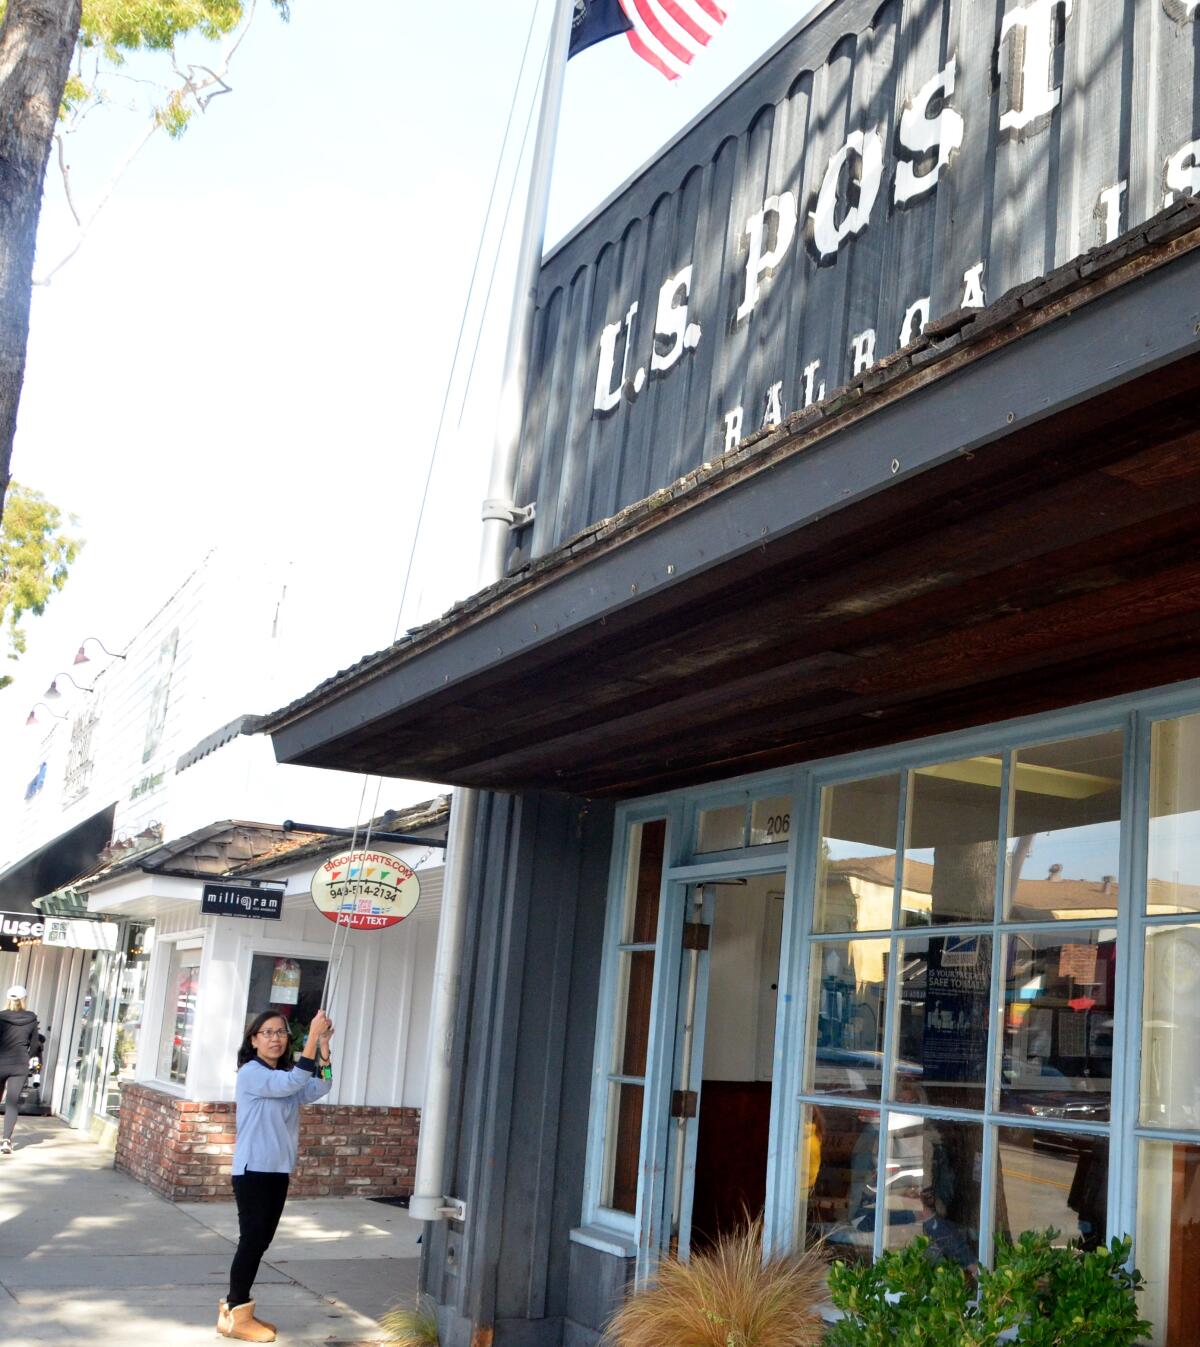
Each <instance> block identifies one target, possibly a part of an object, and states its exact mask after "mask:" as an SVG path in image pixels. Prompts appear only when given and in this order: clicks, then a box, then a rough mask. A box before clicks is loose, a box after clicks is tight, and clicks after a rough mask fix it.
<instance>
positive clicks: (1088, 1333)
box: [829, 1230, 1150, 1347]
mask: <svg viewBox="0 0 1200 1347" xmlns="http://www.w3.org/2000/svg"><path fill="white" fill-rule="evenodd" d="M1057 1237H1058V1232H1057V1231H1055V1230H1046V1231H1042V1232H1036V1231H1028V1232H1026V1233H1025V1234H1023V1235H1022V1236H1021V1237H1020V1239H1018V1240H1017V1242H1016V1243H1015V1244H1013V1243H1011V1242H1009V1241H1008V1240H1005V1239H1003V1238H999V1239H998V1240H997V1243H996V1259H995V1263H996V1265H995V1268H994V1269H992V1270H989V1269H987V1268H984V1269H982V1270H981V1271H980V1274H979V1282H978V1285H977V1286H976V1285H975V1284H974V1283H973V1282H972V1281H971V1279H970V1278H968V1276H967V1274H966V1273H965V1272H964V1271H963V1270H962V1268H960V1267H959V1266H958V1265H957V1264H955V1263H950V1262H946V1261H945V1260H941V1261H935V1260H934V1259H932V1258H931V1257H930V1255H929V1240H928V1239H926V1238H925V1237H924V1236H921V1237H920V1238H918V1239H915V1240H913V1242H912V1243H911V1244H910V1245H908V1246H907V1247H906V1248H903V1249H896V1250H893V1251H891V1252H888V1253H886V1254H884V1256H883V1257H882V1258H881V1259H880V1260H879V1261H878V1262H877V1263H874V1264H869V1263H868V1264H860V1265H851V1264H847V1263H836V1264H835V1265H834V1266H833V1268H832V1269H831V1270H830V1273H829V1290H830V1294H831V1296H832V1298H833V1303H834V1304H835V1305H836V1306H837V1307H838V1309H840V1310H841V1311H842V1312H843V1314H844V1315H845V1318H843V1319H842V1320H841V1321H840V1322H839V1323H838V1324H836V1325H835V1326H834V1328H833V1329H832V1331H831V1332H830V1335H829V1347H999V1344H1001V1343H1002V1342H1003V1343H1008V1342H1015V1343H1018V1344H1021V1347H1134V1345H1135V1344H1136V1343H1137V1342H1138V1341H1139V1340H1140V1339H1142V1338H1143V1337H1144V1336H1145V1335H1146V1334H1147V1333H1149V1331H1150V1325H1149V1323H1147V1322H1146V1320H1144V1319H1142V1318H1141V1317H1140V1315H1139V1314H1138V1307H1137V1292H1138V1290H1139V1289H1140V1288H1141V1286H1142V1277H1141V1274H1140V1273H1139V1272H1138V1271H1137V1270H1136V1269H1133V1268H1130V1266H1129V1255H1130V1252H1131V1248H1132V1244H1131V1241H1130V1240H1128V1239H1123V1240H1118V1239H1114V1240H1113V1242H1112V1244H1111V1245H1110V1246H1108V1247H1107V1248H1105V1247H1104V1246H1103V1245H1101V1246H1100V1247H1099V1248H1098V1249H1093V1250H1091V1251H1089V1252H1086V1253H1085V1252H1084V1251H1083V1250H1081V1249H1076V1248H1070V1247H1067V1248H1063V1247H1060V1246H1056V1245H1055V1243H1054V1241H1055V1240H1056V1239H1057Z"/></svg>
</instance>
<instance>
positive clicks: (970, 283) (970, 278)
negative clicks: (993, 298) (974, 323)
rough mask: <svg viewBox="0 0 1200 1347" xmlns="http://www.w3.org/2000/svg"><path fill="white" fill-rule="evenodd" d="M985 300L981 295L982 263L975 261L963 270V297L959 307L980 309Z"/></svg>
mask: <svg viewBox="0 0 1200 1347" xmlns="http://www.w3.org/2000/svg"><path fill="white" fill-rule="evenodd" d="M985 303H986V300H985V299H984V297H983V263H982V262H976V263H975V265H974V266H973V267H971V268H970V269H969V270H967V271H964V272H963V297H962V303H961V304H960V305H959V308H960V309H982V308H983V306H984V304H985Z"/></svg>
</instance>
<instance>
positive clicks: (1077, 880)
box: [1005, 730, 1122, 921]
mask: <svg viewBox="0 0 1200 1347" xmlns="http://www.w3.org/2000/svg"><path fill="white" fill-rule="evenodd" d="M1121 750H1122V738H1121V733H1120V731H1119V730H1111V731H1109V732H1108V733H1106V734H1097V735H1092V736H1091V737H1090V738H1087V739H1070V740H1067V741H1065V742H1063V743H1057V744H1039V745H1038V746H1037V747H1036V748H1023V749H1021V751H1020V752H1019V753H1018V754H1017V755H1016V758H1015V762H1014V766H1013V791H1012V827H1011V828H1010V830H1009V837H1010V841H1009V848H1008V857H1007V863H1008V874H1007V881H1006V904H1005V912H1006V914H1007V915H1008V916H1009V917H1010V918H1016V919H1026V920H1030V921H1044V920H1046V918H1048V917H1076V918H1078V917H1113V916H1116V912H1117V878H1116V877H1117V872H1118V869H1119V863H1120V859H1121Z"/></svg>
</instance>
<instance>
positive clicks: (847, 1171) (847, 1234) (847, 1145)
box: [796, 1106, 879, 1262]
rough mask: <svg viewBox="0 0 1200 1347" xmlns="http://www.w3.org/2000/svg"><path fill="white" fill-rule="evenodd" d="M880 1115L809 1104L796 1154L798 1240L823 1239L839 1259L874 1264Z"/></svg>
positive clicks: (808, 1242) (805, 1243)
mask: <svg viewBox="0 0 1200 1347" xmlns="http://www.w3.org/2000/svg"><path fill="white" fill-rule="evenodd" d="M878 1164H879V1114H878V1113H877V1112H875V1111H873V1110H869V1109H854V1108H832V1107H830V1108H825V1107H823V1106H822V1107H809V1108H805V1110H804V1113H803V1116H802V1119H801V1125H800V1153H799V1155H798V1156H797V1157H796V1173H797V1176H798V1193H797V1196H798V1201H797V1203H796V1212H797V1221H798V1229H797V1231H796V1236H797V1242H798V1243H799V1244H800V1246H801V1247H802V1248H805V1249H807V1248H811V1247H812V1246H813V1245H814V1244H817V1243H818V1242H819V1241H821V1240H825V1241H826V1242H827V1243H828V1244H829V1248H830V1252H831V1253H832V1254H833V1255H834V1257H836V1258H844V1259H850V1260H858V1261H865V1262H870V1260H871V1255H872V1250H873V1247H874V1242H875V1202H876V1197H877V1194H878V1187H879V1173H878Z"/></svg>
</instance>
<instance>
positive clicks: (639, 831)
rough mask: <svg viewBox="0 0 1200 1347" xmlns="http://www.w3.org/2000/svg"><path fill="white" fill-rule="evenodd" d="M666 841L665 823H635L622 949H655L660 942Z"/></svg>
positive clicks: (654, 820) (626, 878)
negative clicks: (653, 946) (659, 896)
mask: <svg viewBox="0 0 1200 1347" xmlns="http://www.w3.org/2000/svg"><path fill="white" fill-rule="evenodd" d="M666 840H667V824H666V820H665V819H653V820H651V822H649V823H635V824H634V825H633V827H632V828H630V830H629V866H628V870H627V871H626V876H625V908H624V913H625V916H624V920H623V921H622V923H621V944H623V945H653V944H654V942H655V940H656V939H657V938H658V895H659V890H660V889H661V888H662V868H663V850H664V847H665V845H666Z"/></svg>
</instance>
